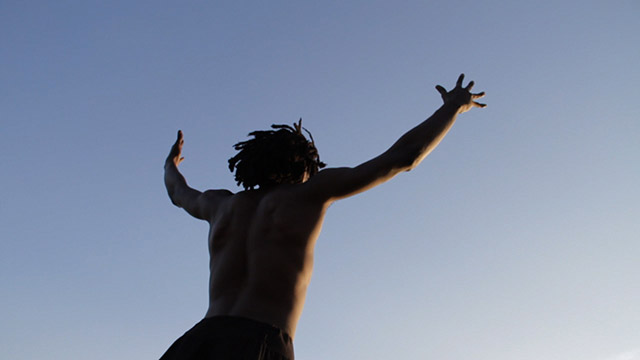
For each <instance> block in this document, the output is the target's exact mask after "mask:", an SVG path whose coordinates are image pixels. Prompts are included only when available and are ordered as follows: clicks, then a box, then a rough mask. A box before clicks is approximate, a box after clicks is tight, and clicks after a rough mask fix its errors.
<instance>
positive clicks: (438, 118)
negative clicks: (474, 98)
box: [387, 103, 460, 170]
mask: <svg viewBox="0 0 640 360" xmlns="http://www.w3.org/2000/svg"><path fill="white" fill-rule="evenodd" d="M459 113H460V106H459V105H456V104H453V103H445V104H444V105H442V106H441V107H440V108H439V109H438V110H436V112H435V113H433V115H431V116H430V117H429V118H428V119H427V120H425V121H423V122H422V123H420V124H419V125H418V126H416V127H414V128H413V129H411V130H409V131H408V132H407V133H405V134H404V135H402V137H400V139H398V141H396V142H395V144H393V146H391V148H389V150H387V152H388V153H391V154H393V155H394V157H397V158H399V159H402V161H401V162H402V163H403V164H405V165H406V166H407V168H406V169H405V170H411V169H413V168H414V167H415V166H417V165H418V164H419V163H420V162H421V161H422V160H423V159H424V158H425V157H426V156H427V155H429V153H430V152H431V151H433V149H435V148H436V146H438V144H439V143H440V141H442V139H443V138H444V136H445V135H446V134H447V133H448V132H449V130H450V129H451V127H452V126H453V123H454V122H455V121H456V117H457V115H458V114H459Z"/></svg>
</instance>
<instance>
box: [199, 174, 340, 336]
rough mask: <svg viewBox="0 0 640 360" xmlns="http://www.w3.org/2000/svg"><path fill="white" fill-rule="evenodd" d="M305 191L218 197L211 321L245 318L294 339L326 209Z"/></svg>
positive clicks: (287, 188)
mask: <svg viewBox="0 0 640 360" xmlns="http://www.w3.org/2000/svg"><path fill="white" fill-rule="evenodd" d="M305 190H306V188H305V186H302V185H282V186H280V187H278V188H277V189H272V190H248V191H242V192H239V193H237V194H235V195H232V194H230V193H220V194H218V195H216V196H217V197H219V199H217V200H216V201H218V202H219V210H218V211H217V213H216V215H215V216H214V218H213V219H211V220H210V224H211V230H210V232H209V252H210V255H211V262H210V268H211V278H210V283H209V292H210V297H209V310H208V311H207V315H206V316H207V317H210V316H216V315H232V316H241V317H247V318H250V319H255V320H258V321H262V322H265V323H268V324H273V325H275V326H277V327H279V328H281V329H283V330H284V331H286V332H287V333H288V334H289V335H290V336H291V337H293V336H294V334H295V329H296V324H297V322H298V319H299V317H300V314H301V313H302V307H303V305H304V300H305V294H306V291H307V286H308V285H309V281H310V280H311V270H312V267H313V248H314V245H315V241H316V239H317V238H318V235H319V233H320V227H321V226H322V219H323V218H324V213H325V210H326V205H327V204H326V203H323V202H322V201H314V200H313V199H310V198H309V197H308V196H305Z"/></svg>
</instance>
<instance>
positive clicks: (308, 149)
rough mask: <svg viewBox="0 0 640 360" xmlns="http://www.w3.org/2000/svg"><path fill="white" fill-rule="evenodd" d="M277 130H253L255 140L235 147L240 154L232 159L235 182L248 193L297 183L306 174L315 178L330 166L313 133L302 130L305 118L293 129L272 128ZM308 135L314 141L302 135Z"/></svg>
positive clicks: (276, 126) (286, 127)
mask: <svg viewBox="0 0 640 360" xmlns="http://www.w3.org/2000/svg"><path fill="white" fill-rule="evenodd" d="M271 128H272V129H273V130H264V131H253V132H251V133H249V135H248V136H253V139H249V140H247V141H242V142H239V143H237V144H235V145H234V146H233V147H234V148H235V149H236V150H237V151H239V152H238V153H237V154H236V156H234V157H232V158H231V159H229V170H230V171H231V172H233V171H234V169H235V180H236V182H237V183H238V185H242V186H243V187H244V188H245V190H247V189H253V188H254V187H255V186H256V185H258V186H260V187H265V186H271V185H276V184H297V183H301V182H302V181H303V179H304V175H305V173H308V174H309V175H310V176H313V175H315V174H316V173H317V172H318V169H321V168H323V167H325V166H326V165H325V164H324V163H323V162H321V161H320V157H319V155H318V150H317V149H316V147H315V144H314V142H313V136H311V133H310V132H309V131H308V130H307V129H304V128H303V127H302V119H300V121H299V122H298V123H297V124H296V123H294V124H293V127H292V126H289V125H275V124H274V125H271ZM302 129H304V131H306V132H307V134H308V135H309V138H310V140H307V138H306V137H305V136H304V135H303V134H302Z"/></svg>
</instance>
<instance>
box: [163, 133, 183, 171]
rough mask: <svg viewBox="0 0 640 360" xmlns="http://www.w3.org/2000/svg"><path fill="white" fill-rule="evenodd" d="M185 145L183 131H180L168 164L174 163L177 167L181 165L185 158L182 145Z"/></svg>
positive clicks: (168, 158)
mask: <svg viewBox="0 0 640 360" xmlns="http://www.w3.org/2000/svg"><path fill="white" fill-rule="evenodd" d="M183 144H184V138H183V136H182V130H178V139H176V142H175V143H174V144H173V146H172V147H171V151H170V152H169V156H167V161H166V164H170V163H173V164H174V165H175V166H176V167H178V165H180V163H181V162H182V160H184V157H182V145H183Z"/></svg>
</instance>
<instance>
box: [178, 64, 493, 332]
mask: <svg viewBox="0 0 640 360" xmlns="http://www.w3.org/2000/svg"><path fill="white" fill-rule="evenodd" d="M463 80H464V75H460V77H459V78H458V81H457V82H456V86H455V87H454V88H453V89H452V90H451V91H446V90H445V88H443V87H442V86H440V85H438V86H436V89H437V90H438V92H439V93H440V95H441V96H442V100H443V101H444V104H443V105H442V106H441V107H440V108H439V109H438V110H436V112H435V113H434V114H433V115H432V116H430V117H429V118H428V119H427V120H425V121H424V122H422V123H420V124H419V125H417V126H416V127H415V128H413V129H411V130H410V131H408V132H407V133H405V134H404V135H403V136H402V137H400V139H398V141H396V143H394V144H393V146H391V147H390V148H389V149H388V150H387V151H385V152H384V153H382V154H381V155H379V156H377V157H375V158H373V159H371V160H369V161H367V162H365V163H362V164H361V165H358V166H356V167H342V168H328V169H324V170H322V171H320V172H318V173H317V174H316V175H314V176H312V177H308V176H307V177H305V181H303V182H302V183H298V184H279V185H276V186H271V187H269V188H259V189H257V190H247V191H240V192H238V193H235V194H234V193H232V192H230V191H228V190H207V191H205V192H200V191H198V190H195V189H193V188H191V187H189V186H188V185H187V183H186V181H185V179H184V177H183V176H182V174H180V172H179V171H178V165H179V164H180V163H181V162H182V161H183V160H184V158H183V157H182V146H183V144H184V138H183V134H182V131H178V139H177V140H176V142H175V144H174V145H173V147H172V148H171V152H170V153H169V156H168V157H167V160H166V162H165V185H166V187H167V191H168V193H169V197H170V198H171V201H172V202H173V204H175V205H176V206H179V207H182V208H183V209H185V210H186V211H187V212H188V213H189V214H190V215H192V216H193V217H195V218H198V219H201V220H205V221H207V222H209V224H210V231H209V238H208V243H209V253H210V271H211V276H210V281H209V310H208V311H207V314H206V317H211V316H216V315H229V316H239V317H245V318H250V319H254V320H257V321H261V322H265V323H268V324H273V325H275V326H277V327H279V328H281V329H282V330H284V331H286V332H287V333H288V334H289V335H290V336H291V337H292V338H293V337H294V336H295V330H296V326H297V323H298V320H299V318H300V315H301V313H302V308H303V306H304V301H305V296H306V290H307V286H308V285H309V282H310V280H311V273H312V268H313V256H314V255H313V252H314V247H315V243H316V240H317V239H318V236H319V234H320V230H321V227H322V222H323V220H324V215H325V213H326V210H327V208H328V207H329V205H331V204H332V203H333V202H334V201H336V200H339V199H343V198H346V197H349V196H353V195H355V194H358V193H360V192H363V191H366V190H368V189H370V188H372V187H374V186H377V185H379V184H381V183H383V182H386V181H388V180H390V179H391V178H393V177H394V176H396V175H397V174H399V173H401V172H404V171H408V170H411V169H413V168H414V167H416V166H417V165H418V164H419V163H420V162H421V161H422V160H423V159H424V158H425V157H426V156H427V155H428V154H429V153H430V152H431V151H432V150H433V149H434V148H435V147H436V146H437V145H438V144H439V143H440V141H442V139H443V138H444V136H445V135H446V134H447V132H448V131H449V130H450V129H451V127H452V126H453V124H454V122H455V120H456V118H457V116H458V115H459V114H462V113H464V112H467V111H469V110H471V109H472V108H474V107H479V108H483V107H485V106H486V105H485V104H481V103H478V102H476V100H477V99H479V98H481V97H483V96H484V93H483V92H482V93H478V94H472V93H471V89H472V87H473V81H472V82H470V83H469V84H468V85H467V86H466V87H463ZM307 178H308V180H307Z"/></svg>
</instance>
